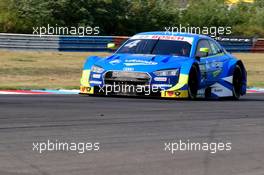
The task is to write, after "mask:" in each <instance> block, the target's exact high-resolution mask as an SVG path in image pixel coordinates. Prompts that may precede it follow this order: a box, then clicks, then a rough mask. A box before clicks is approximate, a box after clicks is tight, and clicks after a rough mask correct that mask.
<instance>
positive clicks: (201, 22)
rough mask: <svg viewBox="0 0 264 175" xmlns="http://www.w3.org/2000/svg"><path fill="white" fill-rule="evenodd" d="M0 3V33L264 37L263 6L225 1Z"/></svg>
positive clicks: (21, 0)
mask: <svg viewBox="0 0 264 175" xmlns="http://www.w3.org/2000/svg"><path fill="white" fill-rule="evenodd" d="M178 4H179V3H178V1H177V0H133V1H131V0H19V1H17V0H1V1H0V32H17V33H32V32H33V27H39V26H47V25H48V24H50V25H51V26H56V25H57V26H63V27H64V26H68V27H78V26H83V27H85V26H92V27H95V26H99V27H100V31H101V33H100V34H101V35H132V34H135V33H138V32H143V31H155V30H164V27H167V26H179V24H181V25H182V26H193V27H204V26H206V27H212V26H214V27H218V26H223V27H227V26H230V27H232V29H233V30H232V31H233V34H234V35H246V36H253V35H259V36H264V20H263V19H264V1H263V0H256V1H255V3H253V4H248V3H239V4H237V5H233V6H231V7H230V6H228V5H227V4H226V3H225V0H210V1H208V0H200V1H196V0H190V1H189V4H188V6H187V7H186V8H181V7H179V6H178Z"/></svg>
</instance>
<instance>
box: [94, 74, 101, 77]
mask: <svg viewBox="0 0 264 175" xmlns="http://www.w3.org/2000/svg"><path fill="white" fill-rule="evenodd" d="M93 78H101V75H100V74H93Z"/></svg>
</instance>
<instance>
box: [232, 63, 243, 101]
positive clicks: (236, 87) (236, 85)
mask: <svg viewBox="0 0 264 175" xmlns="http://www.w3.org/2000/svg"><path fill="white" fill-rule="evenodd" d="M242 79H243V75H242V70H241V68H240V66H239V65H236V67H235V69H234V73H233V97H232V98H233V99H234V100H238V99H239V98H240V95H241V89H242Z"/></svg>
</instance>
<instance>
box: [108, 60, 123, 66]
mask: <svg viewBox="0 0 264 175" xmlns="http://www.w3.org/2000/svg"><path fill="white" fill-rule="evenodd" d="M119 63H121V61H120V60H112V61H110V62H109V64H112V65H115V64H119Z"/></svg>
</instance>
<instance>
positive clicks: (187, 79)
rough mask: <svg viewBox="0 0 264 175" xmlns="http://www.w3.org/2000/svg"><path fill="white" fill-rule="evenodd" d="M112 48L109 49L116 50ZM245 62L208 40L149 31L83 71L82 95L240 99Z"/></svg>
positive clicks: (90, 60)
mask: <svg viewBox="0 0 264 175" xmlns="http://www.w3.org/2000/svg"><path fill="white" fill-rule="evenodd" d="M114 47H115V44H114V43H109V44H108V48H114ZM246 87H247V72H246V69H245V66H244V65H243V63H242V61H241V60H238V59H237V58H235V57H234V56H232V55H231V54H229V53H227V52H226V50H225V49H224V48H222V47H221V46H220V45H219V44H218V43H217V42H216V41H215V40H213V39H212V38H210V37H208V36H204V35H196V34H187V33H169V32H145V33H139V34H137V35H134V36H133V37H131V38H130V39H129V40H127V41H126V42H125V43H124V44H123V45H122V46H121V47H120V48H119V49H117V51H116V52H115V53H114V54H113V55H111V56H108V57H106V58H100V57H98V56H91V57H89V58H88V59H87V61H86V62H85V64H84V67H83V73H82V78H81V87H80V93H81V94H89V95H129V96H151V97H164V98H189V99H196V98H222V97H229V98H232V99H239V98H240V96H241V95H245V94H246Z"/></svg>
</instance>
